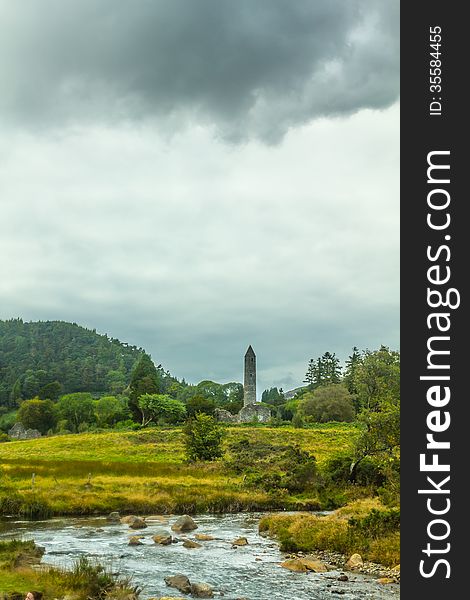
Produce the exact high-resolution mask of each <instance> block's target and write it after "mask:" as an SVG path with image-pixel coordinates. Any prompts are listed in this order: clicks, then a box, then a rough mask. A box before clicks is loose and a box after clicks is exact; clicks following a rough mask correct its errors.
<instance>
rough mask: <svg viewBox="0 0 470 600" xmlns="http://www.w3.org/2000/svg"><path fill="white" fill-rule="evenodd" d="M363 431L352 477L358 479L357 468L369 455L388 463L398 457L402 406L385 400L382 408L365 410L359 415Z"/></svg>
mask: <svg viewBox="0 0 470 600" xmlns="http://www.w3.org/2000/svg"><path fill="white" fill-rule="evenodd" d="M359 422H360V423H361V424H362V427H363V429H362V433H361V435H360V436H359V437H358V439H357V440H356V444H355V452H354V460H353V462H352V464H351V470H350V479H351V481H355V480H356V474H357V468H358V466H359V465H360V464H361V462H362V461H363V460H364V459H365V458H367V457H374V458H375V459H376V460H379V461H383V462H384V465H386V463H390V462H394V461H395V460H396V459H397V458H398V451H399V447H400V406H399V405H398V404H396V403H391V402H383V403H381V405H380V410H378V411H370V410H365V411H363V413H362V414H361V415H360V417H359Z"/></svg>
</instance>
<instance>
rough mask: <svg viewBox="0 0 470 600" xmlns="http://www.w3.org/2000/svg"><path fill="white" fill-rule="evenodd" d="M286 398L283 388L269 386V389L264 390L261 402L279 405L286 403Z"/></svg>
mask: <svg viewBox="0 0 470 600" xmlns="http://www.w3.org/2000/svg"><path fill="white" fill-rule="evenodd" d="M285 401H286V399H285V398H284V392H283V391H282V388H281V389H280V390H278V389H277V387H273V388H269V390H264V392H263V393H262V395H261V402H264V403H265V404H270V405H271V406H279V405H281V404H284V403H285Z"/></svg>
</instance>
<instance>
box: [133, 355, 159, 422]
mask: <svg viewBox="0 0 470 600" xmlns="http://www.w3.org/2000/svg"><path fill="white" fill-rule="evenodd" d="M129 389H130V394H129V408H130V410H131V413H132V416H133V418H134V420H135V421H139V420H140V419H141V415H142V413H141V410H140V408H139V398H140V397H141V396H143V395H145V394H159V393H160V392H161V389H160V387H159V376H158V372H157V368H156V367H155V364H154V362H153V361H152V359H151V358H150V356H149V355H148V354H142V356H141V357H140V360H139V362H138V363H137V364H136V366H135V368H134V370H133V371H132V375H131V382H130V384H129Z"/></svg>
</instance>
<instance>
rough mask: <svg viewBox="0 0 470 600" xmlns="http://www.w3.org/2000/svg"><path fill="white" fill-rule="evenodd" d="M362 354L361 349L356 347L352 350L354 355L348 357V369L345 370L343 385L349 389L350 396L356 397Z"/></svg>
mask: <svg viewBox="0 0 470 600" xmlns="http://www.w3.org/2000/svg"><path fill="white" fill-rule="evenodd" d="M361 360H362V357H361V353H360V352H359V349H358V348H357V347H356V346H354V348H353V349H352V354H351V355H350V356H348V360H347V361H346V367H345V369H344V377H343V383H344V385H345V386H346V387H347V388H348V391H349V393H350V394H353V395H356V394H357V388H356V378H357V368H358V366H359V365H360V364H361Z"/></svg>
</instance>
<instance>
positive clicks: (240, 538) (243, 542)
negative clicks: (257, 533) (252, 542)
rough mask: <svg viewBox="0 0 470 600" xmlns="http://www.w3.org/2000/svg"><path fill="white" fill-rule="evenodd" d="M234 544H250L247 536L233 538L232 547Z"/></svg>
mask: <svg viewBox="0 0 470 600" xmlns="http://www.w3.org/2000/svg"><path fill="white" fill-rule="evenodd" d="M233 546H248V540H247V539H246V537H239V538H237V539H236V540H233V542H232V547H233Z"/></svg>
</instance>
